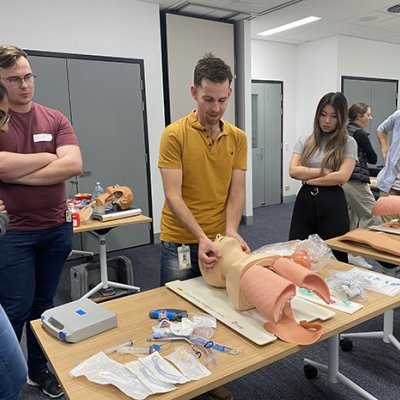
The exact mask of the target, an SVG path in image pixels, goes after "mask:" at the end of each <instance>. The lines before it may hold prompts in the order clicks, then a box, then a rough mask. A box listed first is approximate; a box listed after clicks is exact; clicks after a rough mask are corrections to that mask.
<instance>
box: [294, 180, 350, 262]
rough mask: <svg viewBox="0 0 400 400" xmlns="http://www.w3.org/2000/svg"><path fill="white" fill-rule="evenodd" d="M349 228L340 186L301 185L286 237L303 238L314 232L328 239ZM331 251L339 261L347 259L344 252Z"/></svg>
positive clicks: (344, 200)
mask: <svg viewBox="0 0 400 400" xmlns="http://www.w3.org/2000/svg"><path fill="white" fill-rule="evenodd" d="M349 230H350V220H349V214H348V211H347V203H346V197H345V195H344V191H343V189H342V187H341V186H311V185H303V187H302V188H301V189H300V191H299V193H298V194H297V197H296V202H295V204H294V209H293V215H292V221H291V223H290V232H289V240H294V239H300V240H305V239H307V238H308V236H309V235H312V234H314V233H316V234H318V235H319V236H320V237H321V238H322V239H323V240H327V239H331V238H333V237H336V236H341V235H344V234H345V233H347V232H348V231H349ZM333 253H334V255H335V257H336V258H337V259H338V260H339V261H342V262H346V263H347V262H348V258H347V253H343V252H340V251H333Z"/></svg>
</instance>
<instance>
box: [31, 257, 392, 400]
mask: <svg viewBox="0 0 400 400" xmlns="http://www.w3.org/2000/svg"><path fill="white" fill-rule="evenodd" d="M330 269H334V270H338V269H340V270H346V269H349V266H348V265H347V264H343V263H339V262H337V261H332V262H331V263H330V265H329V266H328V267H325V268H323V269H322V271H321V273H322V275H328V274H329V271H330ZM399 305H400V296H396V297H388V296H384V295H382V294H379V293H375V292H370V293H368V298H367V301H366V303H365V304H364V308H362V309H361V310H359V311H357V312H356V313H354V314H352V315H350V314H346V313H343V312H340V311H335V312H336V316H335V317H333V318H332V319H330V320H327V321H325V322H323V323H322V324H323V326H324V332H323V335H322V337H321V339H320V340H325V339H328V341H330V340H333V341H332V346H330V347H331V349H333V351H336V353H337V354H338V348H337V340H336V339H337V337H338V335H339V334H340V333H341V332H343V331H346V330H348V329H350V328H352V327H354V326H356V325H359V324H361V323H363V322H365V321H367V320H369V319H371V318H374V317H376V316H377V315H380V314H382V313H383V312H385V311H387V310H391V309H393V308H394V307H398V306H399ZM102 306H104V307H105V308H107V309H109V310H112V311H115V312H116V313H117V314H118V327H117V328H114V329H111V330H109V331H107V332H103V333H101V334H99V335H97V336H95V337H92V338H89V339H86V340H84V341H82V342H79V343H75V344H69V343H63V342H61V341H59V340H58V339H56V338H55V337H52V336H50V335H49V334H48V333H47V332H45V331H44V330H43V328H42V326H41V322H40V320H36V321H33V322H32V327H33V331H34V332H35V335H36V337H37V338H38V341H39V343H40V344H41V346H42V348H43V350H44V352H45V353H46V355H47V358H48V360H49V362H50V363H51V364H52V366H53V368H54V370H55V373H56V374H57V376H58V379H59V381H60V383H61V385H62V387H63V389H64V391H65V393H66V395H67V397H68V398H69V399H71V400H81V399H85V400H90V399H96V400H97V399H98V400H101V399H104V400H106V399H107V400H108V399H127V396H125V395H124V394H123V393H122V392H120V391H119V390H118V389H116V388H115V387H112V386H110V385H106V386H103V385H97V384H94V383H92V382H89V381H88V380H86V378H83V377H80V378H71V377H70V376H69V371H70V370H71V369H72V368H74V367H75V366H76V365H78V364H79V363H80V362H82V361H84V360H85V359H87V358H89V357H90V356H92V355H93V354H95V353H97V352H99V351H102V350H105V349H107V348H109V347H111V346H114V345H116V344H120V343H123V342H126V341H128V340H129V339H135V340H136V344H137V345H144V344H146V342H145V338H146V337H149V336H151V334H152V330H151V327H152V326H153V325H155V322H156V321H155V320H151V319H149V317H148V311H149V310H151V309H157V308H179V309H186V310H188V311H189V315H190V314H191V313H192V312H193V311H195V310H197V308H196V307H195V306H194V305H192V304H191V303H189V302H187V301H186V300H184V299H183V298H181V297H179V296H178V295H177V294H175V293H174V292H172V291H170V290H169V289H167V288H165V287H163V288H157V289H153V290H149V291H146V292H143V293H138V294H133V295H131V296H127V297H124V298H119V299H115V300H111V301H109V302H105V303H102ZM213 340H215V341H216V342H218V343H221V344H225V345H228V346H232V347H239V348H241V349H242V353H241V354H240V355H238V356H233V355H229V354H225V353H217V354H216V355H217V359H218V363H217V367H213V366H211V367H210V370H211V371H212V373H211V375H210V376H208V377H206V378H204V379H201V380H200V381H195V382H190V383H187V384H184V385H180V386H178V387H177V389H176V390H174V391H172V392H170V393H166V394H163V395H154V396H152V397H151V398H154V399H163V400H167V399H170V400H172V399H174V400H178V399H190V398H192V397H194V396H197V395H199V394H201V393H204V392H206V391H208V390H210V389H212V388H215V387H217V386H220V385H223V384H225V383H227V382H230V381H232V380H234V379H237V378H239V377H241V376H243V375H246V374H248V373H250V372H253V371H255V370H257V369H259V368H261V367H263V366H266V365H268V364H271V363H273V362H275V361H278V360H281V359H283V358H285V357H287V356H289V355H291V354H293V353H296V352H298V351H300V350H302V349H303V348H304V347H302V346H298V345H294V344H290V343H286V342H283V341H281V340H276V341H275V342H272V343H269V344H267V345H265V346H258V345H255V344H254V343H252V342H250V341H249V340H247V339H245V338H243V337H242V336H240V335H238V334H237V333H236V332H234V331H232V330H231V329H230V328H228V327H226V326H224V325H223V324H221V323H218V329H217V333H216V335H215V337H214V338H213ZM328 343H329V342H328ZM172 350H173V347H172V346H171V350H169V349H166V350H165V351H164V350H163V351H162V352H161V354H163V355H165V354H168V353H169V352H170V351H172ZM112 358H114V359H115V360H117V361H119V362H122V363H125V362H129V361H131V360H133V359H135V358H133V357H132V356H129V355H117V354H116V355H115V354H113V355H112ZM333 361H334V362H335V363H336V360H333ZM336 369H337V368H336ZM336 372H337V371H336ZM336 375H337V374H336ZM336 375H335V376H333V374H332V376H333V378H332V379H336ZM331 381H332V380H331ZM310 390H312V387H310ZM370 398H373V397H372V396H371V397H370Z"/></svg>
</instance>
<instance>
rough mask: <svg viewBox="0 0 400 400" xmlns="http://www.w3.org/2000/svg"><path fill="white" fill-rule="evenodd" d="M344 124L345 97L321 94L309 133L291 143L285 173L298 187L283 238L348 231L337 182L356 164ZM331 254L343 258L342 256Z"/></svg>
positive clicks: (325, 236) (324, 236) (353, 145)
mask: <svg viewBox="0 0 400 400" xmlns="http://www.w3.org/2000/svg"><path fill="white" fill-rule="evenodd" d="M346 122H347V100H346V98H345V97H344V95H343V94H342V93H339V92H336V93H333V92H331V93H327V94H326V95H325V96H323V97H322V99H321V100H320V101H319V103H318V107H317V110H316V112H315V117H314V129H313V131H312V133H311V135H310V136H308V137H307V138H300V140H299V141H298V142H297V143H296V146H295V148H294V151H293V155H292V159H291V160H290V166H289V173H290V176H291V177H292V178H294V179H298V180H301V181H302V182H303V186H302V188H301V189H300V191H299V193H298V195H297V198H296V202H295V205H294V209H293V215H292V221H291V226H290V233H289V240H294V239H300V240H304V239H307V238H308V236H309V235H311V234H315V233H316V234H318V235H319V236H320V237H321V238H322V239H324V240H326V239H330V238H332V237H335V236H340V235H343V234H345V233H346V232H348V230H349V227H350V221H349V216H348V212H347V203H346V198H345V195H344V192H343V189H342V185H343V184H344V183H346V182H347V181H348V180H349V178H350V176H351V173H352V172H353V169H354V166H355V164H356V161H357V144H356V142H355V140H354V139H353V138H352V137H350V136H349V135H348V134H347V129H346ZM335 255H336V257H337V258H338V259H339V260H340V261H344V262H347V254H345V253H341V252H335Z"/></svg>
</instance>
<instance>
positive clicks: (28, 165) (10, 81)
mask: <svg viewBox="0 0 400 400" xmlns="http://www.w3.org/2000/svg"><path fill="white" fill-rule="evenodd" d="M35 77H36V75H34V73H33V72H32V69H31V65H30V62H29V59H28V56H27V54H26V53H25V52H24V51H23V50H21V49H19V48H17V47H15V46H9V45H0V81H1V82H2V83H3V85H4V86H5V87H6V88H7V91H8V97H9V107H10V110H9V113H10V120H9V132H8V133H5V134H2V135H0V198H1V199H2V200H3V201H4V203H5V204H6V205H7V209H8V213H9V215H10V224H9V226H8V230H7V233H6V234H5V235H4V237H3V239H2V240H1V241H0V254H1V257H0V303H1V304H2V306H3V308H4V310H5V311H6V313H7V315H8V317H9V319H10V322H11V324H12V325H13V328H14V330H15V333H16V335H17V337H18V339H19V340H20V339H21V335H22V330H23V327H24V325H26V335H27V348H28V369H29V379H28V383H29V384H30V385H33V386H37V387H39V388H40V389H41V390H42V392H43V393H45V394H46V395H48V396H50V397H52V398H56V397H60V396H62V394H63V393H62V390H61V387H60V385H59V384H58V382H57V380H56V378H55V376H54V375H53V374H52V373H51V372H50V371H48V367H47V360H46V358H45V356H44V354H43V352H42V350H41V348H40V346H39V344H38V342H37V341H36V338H35V337H34V334H33V332H32V331H31V329H30V325H29V321H30V320H33V319H37V318H39V317H40V315H41V314H42V312H43V311H45V310H46V309H48V308H51V307H53V297H54V293H55V291H56V288H57V285H58V281H59V278H60V276H61V272H62V268H63V265H64V263H65V260H66V258H67V257H68V254H69V253H70V251H71V248H72V234H73V231H72V224H71V223H70V222H67V221H66V201H65V200H66V188H65V183H64V182H65V180H67V179H69V178H71V177H73V176H75V175H80V174H81V171H82V158H81V153H80V149H79V145H78V140H77V138H76V135H75V132H74V130H73V128H72V126H71V124H70V122H69V121H68V120H67V118H66V117H65V116H64V115H63V114H61V113H60V112H59V111H56V110H53V109H50V108H48V107H45V106H43V105H40V104H38V103H34V102H33V101H32V98H33V95H34V79H35ZM4 118H8V117H4Z"/></svg>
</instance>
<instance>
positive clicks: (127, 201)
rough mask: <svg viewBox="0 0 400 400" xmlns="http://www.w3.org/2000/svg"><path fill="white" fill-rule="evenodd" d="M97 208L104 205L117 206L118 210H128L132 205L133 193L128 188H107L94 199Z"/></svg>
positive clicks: (114, 186) (115, 186)
mask: <svg viewBox="0 0 400 400" xmlns="http://www.w3.org/2000/svg"><path fill="white" fill-rule="evenodd" d="M95 200H96V205H97V206H104V205H105V204H106V203H110V204H112V205H117V206H118V208H119V209H120V210H126V209H128V208H129V207H130V206H131V205H132V203H133V193H132V190H131V189H130V188H129V187H128V186H119V185H113V186H108V187H107V189H106V192H105V193H104V194H102V195H100V196H99V197H97V198H96V199H95Z"/></svg>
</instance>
